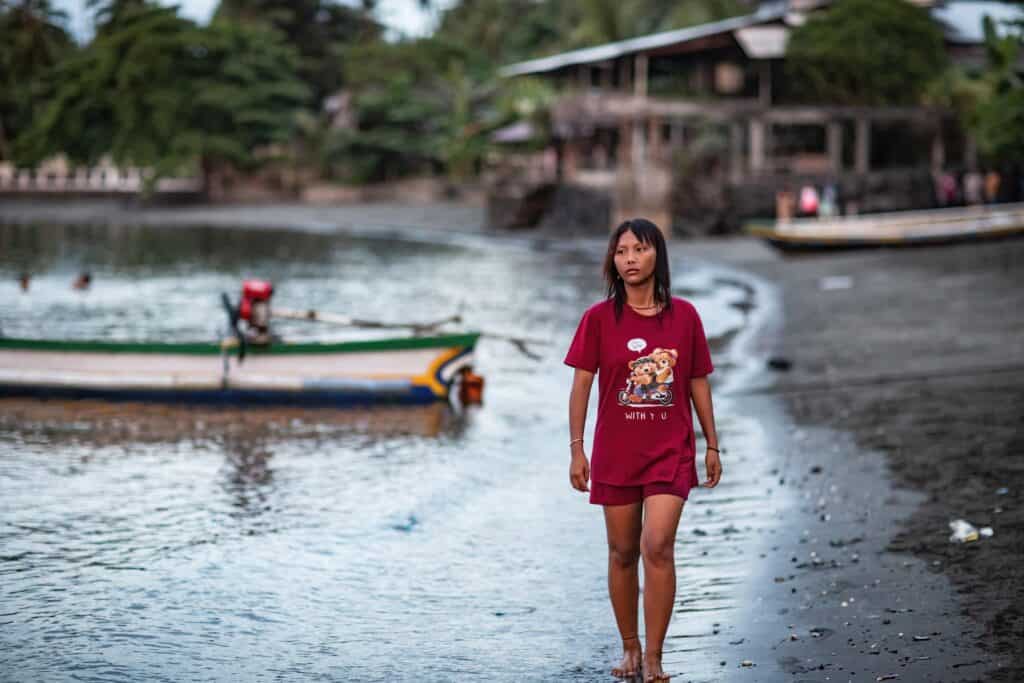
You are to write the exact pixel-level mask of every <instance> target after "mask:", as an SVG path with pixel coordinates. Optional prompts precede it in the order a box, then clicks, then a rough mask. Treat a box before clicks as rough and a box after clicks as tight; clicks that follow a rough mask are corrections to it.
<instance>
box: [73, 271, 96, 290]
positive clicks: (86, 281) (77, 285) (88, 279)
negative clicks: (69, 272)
mask: <svg viewBox="0 0 1024 683" xmlns="http://www.w3.org/2000/svg"><path fill="white" fill-rule="evenodd" d="M90 285H92V273H90V272H89V271H87V270H84V271H82V272H81V273H79V275H78V277H77V278H75V281H74V282H72V283H71V288H72V289H78V290H84V289H89V286H90Z"/></svg>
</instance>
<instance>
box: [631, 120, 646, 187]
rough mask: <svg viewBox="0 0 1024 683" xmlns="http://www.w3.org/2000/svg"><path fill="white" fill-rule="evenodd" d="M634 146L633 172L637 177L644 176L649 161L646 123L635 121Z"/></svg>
mask: <svg viewBox="0 0 1024 683" xmlns="http://www.w3.org/2000/svg"><path fill="white" fill-rule="evenodd" d="M632 133H633V135H632V138H633V145H632V150H631V152H632V155H631V156H632V157H633V172H634V173H635V174H637V175H643V172H644V162H645V161H646V160H647V149H646V143H645V141H644V122H643V121H641V120H636V121H633V131H632Z"/></svg>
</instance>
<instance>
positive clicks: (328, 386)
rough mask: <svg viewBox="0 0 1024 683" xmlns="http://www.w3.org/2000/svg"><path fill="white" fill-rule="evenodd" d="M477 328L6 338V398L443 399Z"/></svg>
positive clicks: (467, 357)
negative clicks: (336, 334)
mask: <svg viewBox="0 0 1024 683" xmlns="http://www.w3.org/2000/svg"><path fill="white" fill-rule="evenodd" d="M478 338H479V334H475V333H473V334H454V335H436V336H409V337H401V338H389V339H377V340H370V341H350V342H339V343H275V344H270V345H266V346H254V345H249V346H248V349H247V350H246V351H245V352H244V354H245V355H244V362H239V360H240V357H241V354H240V351H241V348H240V346H239V344H238V343H237V342H234V341H233V340H232V341H231V342H228V343H225V344H216V343H205V344H204V343H193V344H190V343H177V344H175V343H128V342H107V341H48V340H30V339H12V338H4V337H0V396H8V397H10V396H32V397H41V398H103V399H113V400H129V401H160V402H170V403H179V402H180V403H227V404H255V405H302V406H313V405H328V406H337V405H359V404H371V403H380V402H383V403H409V404H425V403H431V402H434V401H445V400H448V398H449V393H450V391H451V389H452V386H453V384H455V383H456V382H457V381H458V380H459V379H460V378H461V375H462V373H464V372H465V373H468V372H469V371H470V370H471V368H472V363H473V351H474V348H475V346H476V342H477V339H478Z"/></svg>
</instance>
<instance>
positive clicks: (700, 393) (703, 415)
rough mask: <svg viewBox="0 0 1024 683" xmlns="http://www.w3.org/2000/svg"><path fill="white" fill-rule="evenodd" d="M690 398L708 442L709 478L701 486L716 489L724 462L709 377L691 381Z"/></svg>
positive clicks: (706, 456) (707, 462) (706, 457)
mask: <svg viewBox="0 0 1024 683" xmlns="http://www.w3.org/2000/svg"><path fill="white" fill-rule="evenodd" d="M690 396H691V398H692V400H693V407H694V409H695V410H696V411H697V419H698V420H700V428H701V431H703V432H704V440H705V441H706V442H707V445H708V451H707V454H706V455H705V456H704V463H705V465H706V467H707V474H708V478H707V481H705V482H704V483H703V484H701V486H706V487H707V488H709V489H713V488H715V486H717V485H718V481H719V480H720V479H721V478H722V461H721V459H720V458H719V456H718V433H717V432H716V431H715V409H714V406H713V405H712V403H711V384H710V383H709V382H708V378H707V377H694V378H692V379H691V380H690Z"/></svg>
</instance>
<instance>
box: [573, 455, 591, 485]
mask: <svg viewBox="0 0 1024 683" xmlns="http://www.w3.org/2000/svg"><path fill="white" fill-rule="evenodd" d="M589 479H590V463H589V462H588V461H587V454H586V453H584V452H583V448H582V446H579V447H577V448H574V449H573V451H572V462H571V463H570V464H569V483H570V484H572V487H573V488H574V489H576V490H577V491H589V490H590V489H589V488H588V487H587V481H588V480H589Z"/></svg>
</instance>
